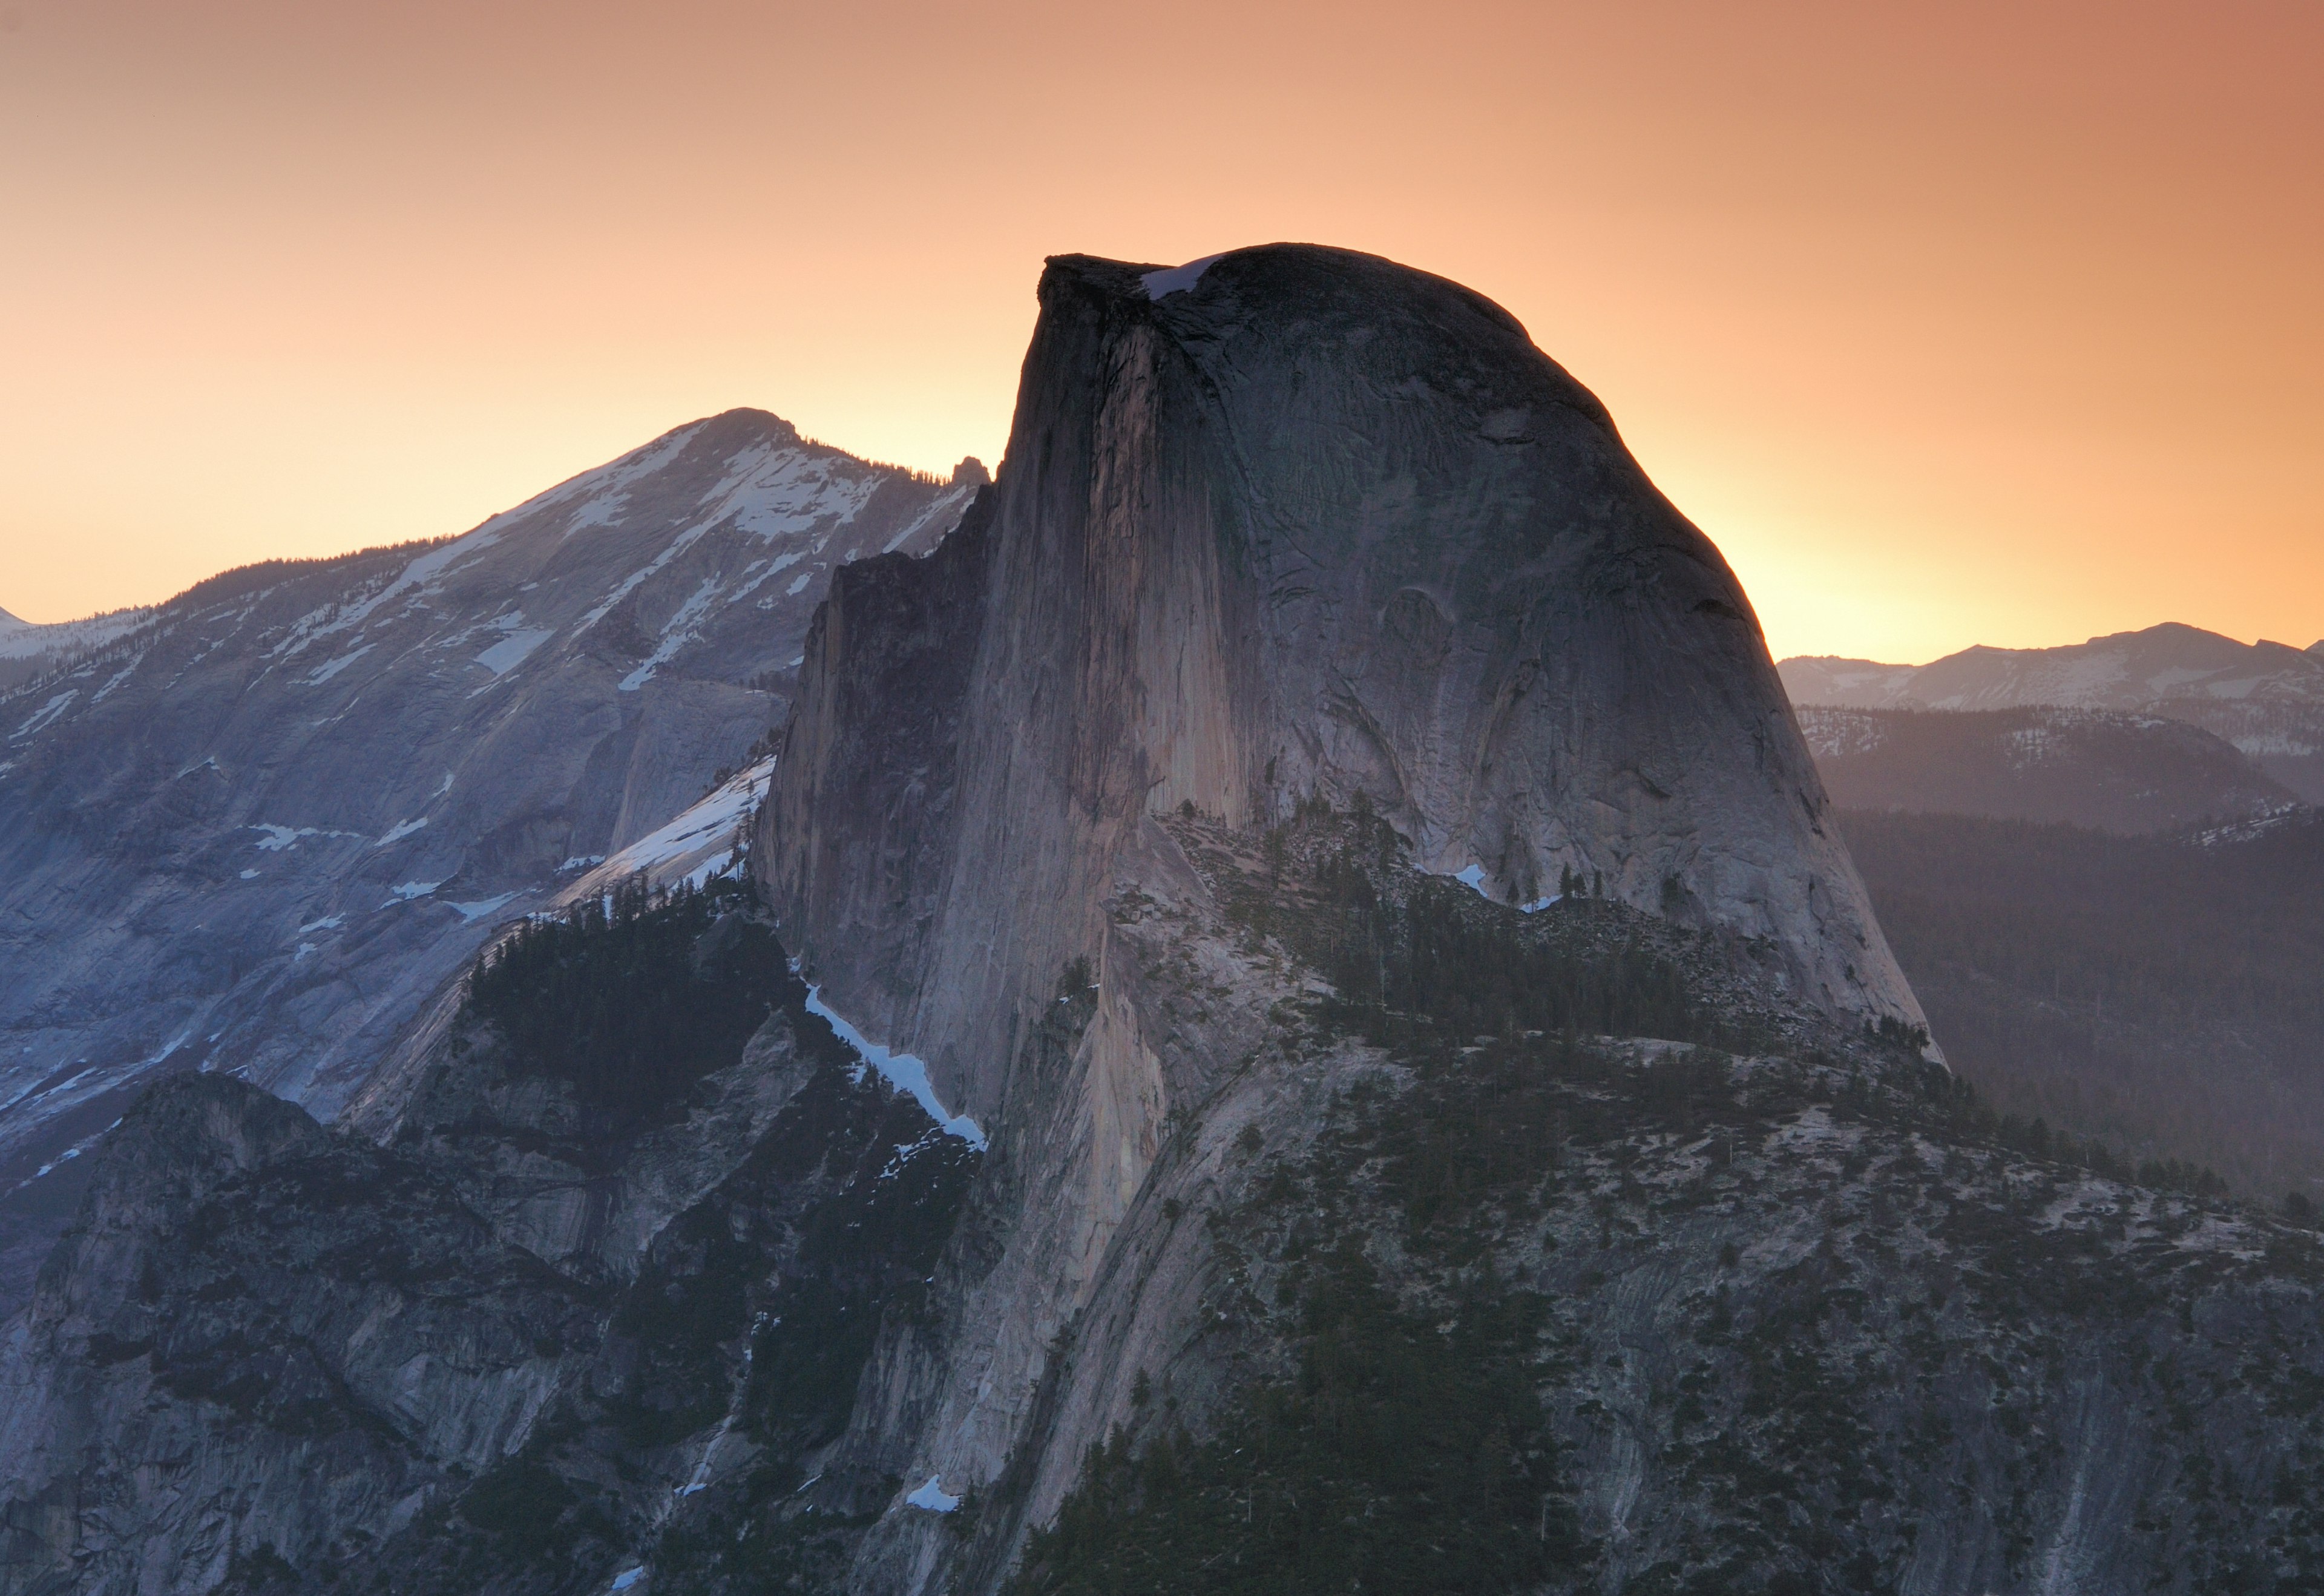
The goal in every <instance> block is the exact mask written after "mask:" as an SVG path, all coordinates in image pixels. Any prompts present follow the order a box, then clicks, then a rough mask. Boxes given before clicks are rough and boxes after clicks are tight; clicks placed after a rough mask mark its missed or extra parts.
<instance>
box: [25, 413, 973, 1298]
mask: <svg viewBox="0 0 2324 1596" xmlns="http://www.w3.org/2000/svg"><path fill="white" fill-rule="evenodd" d="M983 480H984V473H983V469H982V466H974V465H973V464H968V465H964V467H963V469H962V471H961V473H960V474H959V475H958V477H957V479H956V480H955V481H954V482H951V483H945V482H940V481H937V480H936V479H934V478H931V477H927V476H924V475H915V474H913V473H910V472H907V471H903V470H900V469H897V468H894V467H890V466H875V465H871V464H868V463H866V462H864V461H862V460H859V459H857V458H855V457H852V456H849V455H846V454H844V453H842V452H840V451H839V450H837V449H833V448H826V447H822V446H820V445H817V444H814V443H811V442H808V441H807V440H806V439H803V438H800V437H799V435H798V432H797V431H795V430H794V429H792V428H791V427H790V426H789V424H788V423H787V422H784V421H781V420H778V419H776V418H775V417H773V416H771V415H769V414H766V413H765V412H763V411H730V412H728V413H726V414H724V415H721V416H717V417H715V418H712V419H710V420H703V421H697V422H695V423H693V424H691V425H688V426H685V427H680V428H678V429H676V430H675V431H672V432H670V433H669V434H667V435H666V436H664V437H662V438H658V439H656V440H655V441H654V442H652V443H650V444H648V445H647V446H645V447H642V448H640V449H637V450H634V451H632V453H630V454H627V455H624V456H622V457H621V458H619V459H617V460H614V461H613V462H611V463H609V464H607V465H605V466H600V467H598V468H597V469H595V470H594V471H590V472H586V473H585V474H583V475H579V476H576V477H575V478H574V479H572V480H571V481H569V482H567V483H565V484H562V485H561V486H558V487H557V488H554V489H552V490H550V491H549V492H548V493H545V494H541V495H539V497H537V498H535V499H532V500H530V501H529V502H528V503H524V504H522V505H520V506H519V507H517V508H516V509H514V510H511V511H508V512H505V513H503V514H500V515H496V516H494V517H493V518H492V519H491V520H490V521H485V522H484V524H483V525H482V526H479V527H477V528H476V529H475V530H472V531H470V532H468V533H466V535H465V536H461V537H458V538H453V539H449V540H438V541H436V542H433V543H422V544H414V545H409V546H405V547H402V548H399V549H376V550H372V551H368V552H365V553H362V554H355V555H350V556H347V557H345V558H334V559H321V560H287V561H286V560H278V561H272V562H269V563H267V564H263V565H258V566H252V567H246V568H244V569H241V570H236V571H230V572H227V573H226V574H225V575H223V576H219V577H213V578H211V579H210V580H208V581H206V582H203V583H201V584H199V585H198V586H195V587H193V588H191V589H190V590H189V591H188V592H187V593H185V594H183V595H180V597H178V598H176V599H173V600H171V602H170V603H168V604H162V605H160V606H158V607H156V608H153V609H150V610H124V611H121V612H118V613H115V614H113V615H107V616H99V617H96V618H94V619H92V620H88V621H81V622H74V623H67V624H64V625H59V626H27V625H24V624H23V623H17V624H16V625H14V626H13V627H5V628H0V664H13V665H14V668H15V669H16V670H17V671H18V672H19V676H18V678H17V680H16V681H15V683H14V687H12V688H0V1305H5V1303H7V1302H8V1301H9V1300H10V1299H11V1298H12V1297H13V1296H14V1295H15V1294H16V1292H17V1291H18V1290H19V1289H21V1287H22V1286H23V1281H24V1279H25V1277H26V1272H27V1271H28V1270H29V1269H30V1268H31V1267H32V1264H33V1263H34V1262H35V1261H37V1257H38V1254H39V1252H40V1251H41V1250H45V1247H46V1244H47V1243H46V1241H45V1237H46V1236H47V1235H48V1234H49V1233H50V1232H51V1230H52V1229H53V1228H54V1226H55V1224H57V1223H59V1222H61V1218H62V1216H63V1215H64V1214H65V1213H69V1211H70V1208H71V1205H72V1203H73V1201H74V1200H75V1194H76V1189H77V1185H78V1182H77V1181H75V1180H74V1179H73V1178H72V1175H73V1173H74V1172H73V1170H72V1168H71V1160H72V1159H73V1158H74V1157H75V1156H76V1154H77V1153H78V1150H79V1149H80V1148H81V1147H82V1146H83V1145H84V1144H85V1143H87V1142H88V1139H91V1138H93V1137H94V1136H96V1135H97V1134H98V1133H99V1132H101V1131H102V1130H104V1129H105V1127H106V1125H108V1124H110V1123H111V1122H112V1121H113V1120H114V1119H115V1117H116V1116H117V1115H118V1114H119V1113H120V1112H121V1108H122V1106H123V1105H124V1104H125V1103H126V1102H128V1101H129V1099H130V1098H131V1097H133V1096H134V1094H135V1093H137V1092H138V1091H139V1090H141V1089H142V1088H143V1085H144V1084H146V1083H147V1080H148V1078H149V1077H151V1076H152V1075H155V1074H156V1073H157V1072H166V1071H170V1070H176V1069H188V1068H200V1069H206V1070H226V1071H232V1072H235V1073H237V1074H239V1075H243V1076H244V1077H245V1078H247V1079H250V1080H252V1081H254V1082H255V1083H257V1084H260V1085H263V1086H264V1087H266V1088H267V1089H268V1090H270V1091H272V1092H274V1093H278V1094H280V1095H282V1096H285V1097H288V1098H290V1099H291V1100H292V1101H294V1102H302V1103H304V1104H306V1105H307V1106H308V1107H309V1108H310V1109H311V1110H312V1111H313V1112H317V1113H318V1114H321V1115H324V1116H326V1117H327V1116H329V1115H331V1114H333V1113H335V1112H337V1110H338V1109H339V1107H340V1106H341V1105H342V1104H343V1103H344V1102H345V1101H346V1097H347V1096H348V1094H349V1093H351V1092H352V1091H353V1090H354V1089H355V1085H356V1084H358V1083H359V1081H360V1080H361V1079H362V1078H363V1077H364V1075H366V1073H367V1072H368V1070H369V1069H370V1068H371V1066H373V1065H374V1063H375V1062H376V1061H377V1059H378V1057H379V1056H380V1055H381V1053H382V1052H383V1050H384V1049H385V1048H386V1047H388V1045H389V1043H390V1042H391V1041H392V1039H393V1038H395V1037H396V1036H397V1035H398V1034H399V1033H400V1032H401V1030H402V1029H404V1027H405V1026H406V1024H407V1022H409V1021H410V1019H412V1018H413V1016H414V1014H415V1013H416V1012H417V1011H418V1010H420V1007H421V1006H422V1005H423V1004H424V1002H425V1001H426V1000H427V999H428V998H429V995H430V994H432V993H434V992H437V991H438V988H439V987H441V986H442V985H443V983H444V982H445V981H446V979H447V977H448V976H450V975H451V974H452V973H455V972H457V971H458V970H460V969H462V968H464V967H465V966H466V964H467V963H468V962H469V961H470V960H472V959H473V958H474V957H475V954H476V952H477V950H478V948H479V947H480V946H483V944H484V940H485V939H486V938H487V937H488V936H490V935H491V934H492V932H493V927H495V926H496V925H498V924H500V923H502V922H503V921H505V920H507V919H508V918H512V917H514V916H517V915H520V914H522V913H524V912H525V911H526V910H528V909H532V908H536V907H539V906H540V905H543V904H545V903H549V902H551V901H554V900H555V899H557V898H558V895H559V894H560V893H561V892H563V891H564V890H567V888H568V887H569V886H571V885H572V884H573V883H575V882H576V881H578V880H579V879H581V878H582V877H583V876H584V875H585V874H586V872H590V871H591V870H593V869H595V868H596V867H598V866H599V864H600V862H601V861H602V860H604V858H605V857H606V856H607V855H613V854H617V853H620V852H621V851H622V850H623V849H625V848H629V847H630V846H631V845H632V844H638V843H640V842H641V840H643V839H648V838H650V836H652V835H654V834H656V832H657V830H658V828H660V827H662V826H664V825H665V823H666V822H669V821H670V820H671V819H672V817H673V816H677V815H678V813H679V811H681V810H684V809H686V808H687V806H689V805H690V804H693V803H694V802H695V801H696V799H698V798H702V797H703V795H704V794H705V792H707V791H709V790H710V789H712V788H714V787H715V786H717V785H718V784H719V782H720V781H721V780H724V778H725V777H726V776H727V775H729V774H730V773H731V768H733V767H738V766H741V765H742V764H744V763H745V762H747V761H746V759H745V755H746V753H747V752H748V751H749V750H750V748H751V745H752V743H753V742H754V740H761V739H763V738H764V737H765V735H766V733H768V731H769V729H770V727H772V726H774V725H776V724H779V721H780V720H781V718H782V716H783V715H784V713H785V710H786V708H787V706H788V695H789V692H790V687H791V684H792V682H793V681H794V680H795V679H796V676H797V671H798V664H799V656H800V651H801V647H802V644H803V641H804V640H805V637H806V633H807V622H808V619H809V617H810V616H811V615H812V614H813V613H814V611H815V608H816V605H817V604H820V603H821V602H822V598H823V595H824V593H825V588H826V587H827V586H828V584H829V581H830V576H831V573H832V571H833V570H834V569H835V568H836V567H840V566H842V565H844V564H845V563H846V562H847V561H849V560H852V559H854V558H859V557H862V556H865V555H876V554H881V553H883V552H889V551H905V552H923V551H925V550H927V549H930V548H933V547H934V546H935V544H936V541H937V540H939V539H940V538H941V537H942V536H943V535H944V534H945V532H947V531H949V530H951V529H952V527H953V525H954V522H956V521H958V520H959V517H960V512H961V511H962V509H963V508H964V506H965V505H966V504H967V503H968V502H969V501H970V499H971V498H972V497H973V495H974V494H975V492H976V489H977V487H978V485H979V484H981V483H982V481H983ZM0 681H5V678H0ZM760 775H761V780H763V770H761V773H760ZM730 807H732V808H735V809H738V810H740V809H747V807H748V805H747V803H740V804H738V805H731V806H730ZM741 817H742V816H741V814H740V813H739V812H733V813H729V814H728V818H727V823H726V828H725V832H724V833H723V834H722V835H721V836H720V837H719V838H717V839H712V840H713V841H714V842H724V841H729V840H731V834H732V832H733V827H734V826H735V825H736V824H738V823H739V821H740V819H741ZM704 845H705V846H707V845H708V844H704Z"/></svg>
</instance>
